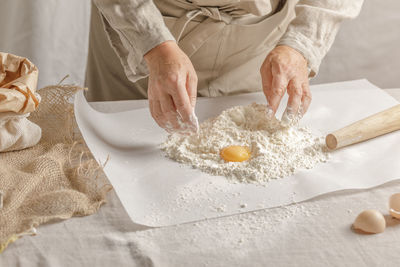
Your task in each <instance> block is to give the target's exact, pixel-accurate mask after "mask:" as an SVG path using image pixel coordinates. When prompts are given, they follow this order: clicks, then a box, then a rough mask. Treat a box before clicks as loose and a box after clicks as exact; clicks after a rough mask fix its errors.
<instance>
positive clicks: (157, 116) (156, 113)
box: [149, 99, 166, 129]
mask: <svg viewBox="0 0 400 267" xmlns="http://www.w3.org/2000/svg"><path fill="white" fill-rule="evenodd" d="M149 108H150V113H151V116H152V117H153V119H154V120H155V121H156V123H157V124H158V126H160V127H161V128H164V129H165V123H166V118H165V117H164V115H163V112H162V110H161V104H160V101H158V100H153V99H149Z"/></svg>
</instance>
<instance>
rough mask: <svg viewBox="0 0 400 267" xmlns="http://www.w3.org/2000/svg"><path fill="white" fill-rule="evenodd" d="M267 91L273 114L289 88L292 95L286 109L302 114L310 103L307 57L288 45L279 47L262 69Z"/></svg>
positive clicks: (292, 112) (270, 55) (273, 51)
mask: <svg viewBox="0 0 400 267" xmlns="http://www.w3.org/2000/svg"><path fill="white" fill-rule="evenodd" d="M260 72H261V78H262V85H263V90H264V94H265V96H266V97H267V101H268V105H269V107H270V108H271V109H272V112H273V114H275V113H276V110H277V109H278V107H279V103H280V102H281V100H282V97H283V95H284V94H285V92H286V90H287V93H288V95H289V100H288V103H287V108H286V112H288V113H291V114H299V113H300V114H301V115H303V114H304V113H305V112H306V111H307V109H308V107H309V105H310V102H311V92H310V87H309V81H308V69H307V60H306V59H305V58H304V57H303V55H302V54H300V53H299V52H298V51H297V50H295V49H293V48H291V47H289V46H285V45H282V46H277V47H275V48H274V49H273V50H272V51H271V52H270V53H269V54H268V56H267V58H266V59H265V61H264V63H263V64H262V66H261V69H260Z"/></svg>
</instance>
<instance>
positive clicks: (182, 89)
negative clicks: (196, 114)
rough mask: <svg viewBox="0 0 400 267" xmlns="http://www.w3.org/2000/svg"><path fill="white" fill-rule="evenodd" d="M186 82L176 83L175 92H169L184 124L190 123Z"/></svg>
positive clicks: (190, 113)
mask: <svg viewBox="0 0 400 267" xmlns="http://www.w3.org/2000/svg"><path fill="white" fill-rule="evenodd" d="M185 85H186V81H185V82H184V83H178V85H177V88H176V89H175V90H171V91H172V92H173V93H172V95H171V96H172V99H173V103H174V105H175V108H176V110H177V111H178V113H179V115H180V116H181V117H182V121H183V122H184V123H189V124H190V123H191V122H190V115H192V111H193V109H192V106H191V105H190V100H189V94H188V92H187V90H186V86H185Z"/></svg>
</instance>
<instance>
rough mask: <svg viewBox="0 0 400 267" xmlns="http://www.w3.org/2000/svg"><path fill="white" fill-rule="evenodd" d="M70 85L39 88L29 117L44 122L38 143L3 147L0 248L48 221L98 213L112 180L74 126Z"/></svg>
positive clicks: (71, 88) (40, 122)
mask: <svg viewBox="0 0 400 267" xmlns="http://www.w3.org/2000/svg"><path fill="white" fill-rule="evenodd" d="M81 89H82V88H79V87H76V86H68V85H57V86H49V87H46V88H43V89H40V90H38V92H39V94H40V96H41V98H42V101H41V104H40V105H39V107H38V109H37V111H36V112H33V113H31V117H30V118H29V119H30V120H31V121H33V122H34V123H36V124H38V125H39V126H40V127H41V128H42V139H41V141H40V142H39V143H38V144H37V145H36V146H34V147H32V148H29V149H25V150H21V151H16V152H6V153H0V191H2V194H3V207H2V208H0V253H1V251H3V250H4V249H5V248H6V247H7V245H8V244H9V243H11V242H13V241H15V240H17V239H18V238H19V237H21V236H22V235H24V234H34V233H35V227H37V226H38V225H40V224H43V223H45V222H50V221H55V220H59V219H68V218H70V217H72V216H85V215H90V214H93V213H95V212H96V211H97V210H98V209H99V207H100V205H101V204H103V203H104V202H105V197H106V193H107V192H108V191H109V190H110V189H111V186H110V185H109V184H108V183H107V182H106V181H104V180H101V181H100V180H99V179H100V178H96V177H97V173H98V172H99V171H101V166H99V164H98V163H97V162H96V161H95V160H94V159H93V158H92V157H91V154H90V153H89V151H88V149H87V147H86V146H85V144H84V142H83V141H82V138H81V136H80V135H79V132H77V130H76V128H75V118H74V115H73V105H72V104H71V102H72V101H71V99H72V96H73V95H74V93H76V92H77V91H78V90H81Z"/></svg>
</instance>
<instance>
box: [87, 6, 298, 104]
mask: <svg viewBox="0 0 400 267" xmlns="http://www.w3.org/2000/svg"><path fill="white" fill-rule="evenodd" d="M154 3H155V4H156V6H157V7H158V8H159V10H160V12H161V14H162V15H163V17H164V22H165V24H166V25H167V27H168V28H169V29H170V31H171V33H172V34H173V35H174V37H175V38H176V40H177V41H178V45H179V47H180V48H181V49H182V50H183V51H184V52H185V53H186V54H187V55H188V56H189V57H190V59H191V61H192V63H193V66H194V68H195V70H196V73H197V76H198V81H199V82H198V95H199V96H212V97H214V96H220V95H231V94H238V93H246V92H254V91H260V90H261V88H262V85H261V76H260V73H259V69H260V67H261V64H262V62H263V61H264V59H265V57H266V56H267V55H268V53H269V52H270V51H271V50H272V49H273V48H274V47H275V45H276V44H277V42H278V41H279V39H280V38H281V36H282V35H283V34H284V32H285V31H286V28H287V26H288V24H289V23H290V21H291V20H292V19H293V18H294V17H295V13H294V6H295V4H296V3H297V1H295V0H287V1H279V0H265V1H257V0H252V1H237V0H222V1H214V0H193V1H191V2H188V1H185V0H167V1H165V0H163V1H162V0H155V1H154ZM215 3H218V5H219V6H215ZM282 3H284V4H282ZM92 8H93V9H92V19H91V33H90V42H89V56H88V67H87V73H86V86H87V87H89V89H90V90H89V92H88V93H87V97H88V100H89V101H102V100H123V99H141V98H147V78H145V79H141V80H139V81H137V82H135V83H132V82H130V81H129V80H128V79H127V78H126V75H125V73H124V70H123V67H122V65H121V63H120V61H119V59H118V57H117V55H116V53H115V52H114V51H113V49H112V47H111V45H110V44H109V42H108V39H107V36H106V33H105V32H104V29H103V27H102V20H101V17H100V15H99V13H98V11H97V8H95V7H94V6H92Z"/></svg>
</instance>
